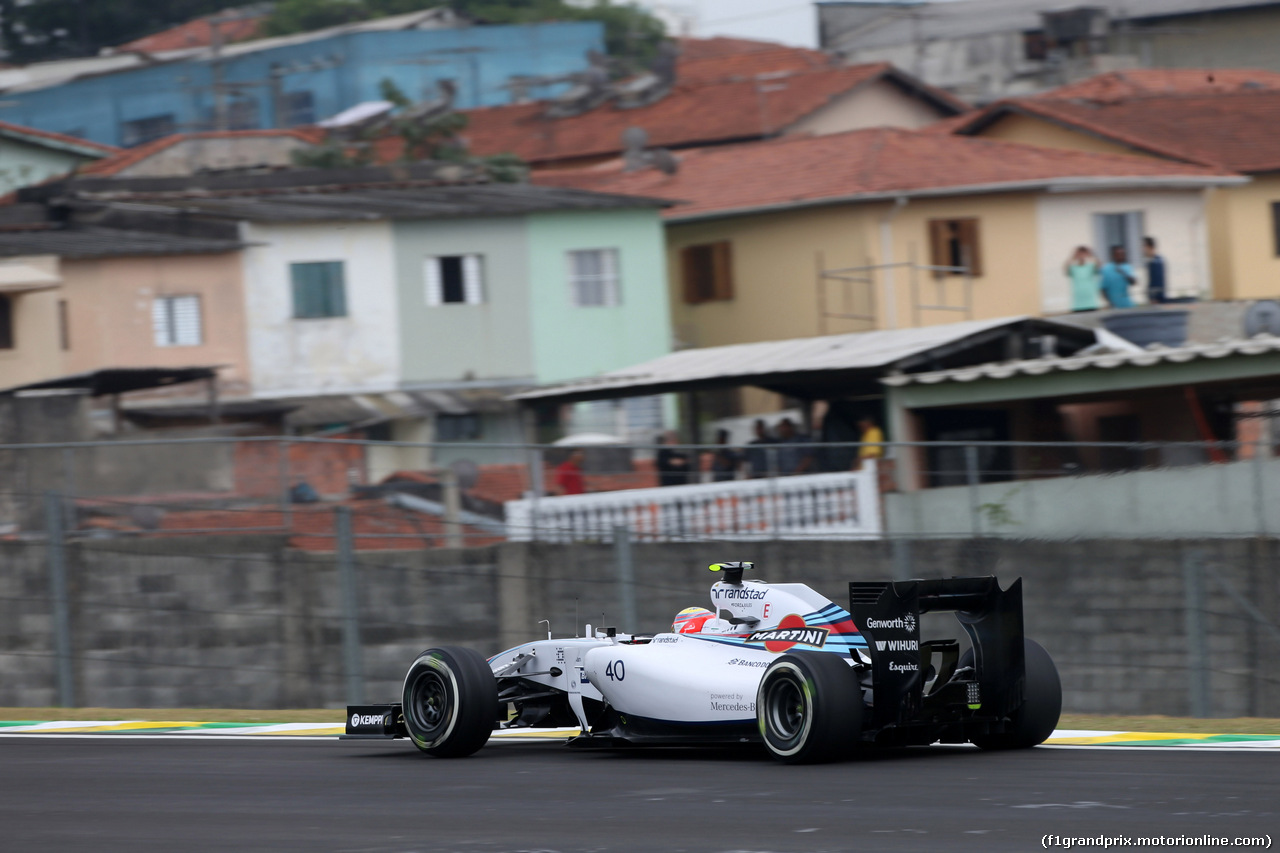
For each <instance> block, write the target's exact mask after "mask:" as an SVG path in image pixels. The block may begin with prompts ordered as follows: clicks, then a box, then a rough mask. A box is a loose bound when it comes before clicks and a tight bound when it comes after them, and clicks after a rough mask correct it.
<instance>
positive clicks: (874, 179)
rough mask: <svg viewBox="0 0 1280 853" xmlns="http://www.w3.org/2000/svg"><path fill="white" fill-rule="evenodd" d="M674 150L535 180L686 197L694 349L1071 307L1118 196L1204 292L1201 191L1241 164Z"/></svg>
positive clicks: (856, 150)
mask: <svg viewBox="0 0 1280 853" xmlns="http://www.w3.org/2000/svg"><path fill="white" fill-rule="evenodd" d="M676 161H677V164H676V165H677V169H676V170H675V172H674V173H671V174H668V173H665V172H663V171H660V170H657V169H643V170H636V171H627V169H626V168H625V166H624V165H622V164H621V163H613V164H609V165H606V166H600V167H597V168H594V169H581V170H576V171H572V172H568V171H558V170H550V171H544V172H539V173H535V178H534V180H535V181H536V182H542V183H548V184H553V185H559V186H576V187H583V188H588V187H589V188H592V189H596V190H600V191H605V192H622V193H634V194H639V195H645V196H658V197H665V198H669V199H674V200H678V201H679V202H680V203H678V204H675V205H673V206H672V207H669V208H667V209H666V210H665V211H664V213H663V217H664V219H665V221H666V226H667V265H668V280H669V281H670V282H671V288H672V290H671V299H670V301H671V305H672V318H673V326H674V330H675V333H676V337H677V341H678V342H679V343H680V344H681V345H683V346H690V347H705V346H719V345H727V344H736V343H747V342H752V341H765V340H779V339H787V338H802V337H809V336H814V335H823V334H836V333H845V332H856V331H863V330H867V329H893V328H904V327H909V326H928V325H935V324H939V323H947V322H953V321H956V320H962V319H986V318H992V317H1004V316H1008V315H1010V314H1027V315H1032V316H1036V315H1045V314H1057V313H1062V312H1066V311H1069V310H1070V309H1071V302H1070V293H1069V288H1068V281H1067V279H1066V277H1065V275H1064V273H1063V264H1064V261H1065V260H1066V259H1067V257H1068V256H1069V255H1070V254H1071V252H1072V250H1073V249H1074V248H1075V246H1077V245H1079V244H1081V243H1089V242H1090V240H1091V234H1092V229H1093V224H1094V217H1096V216H1099V215H1102V214H1105V213H1107V212H1110V211H1113V210H1137V211H1142V212H1143V213H1144V215H1145V217H1146V221H1147V222H1148V223H1149V224H1150V226H1151V227H1152V228H1153V229H1155V230H1157V231H1158V232H1159V233H1167V234H1170V235H1173V234H1177V235H1179V239H1178V240H1177V241H1176V242H1175V241H1174V240H1172V239H1171V240H1170V241H1169V245H1168V246H1166V247H1165V251H1166V254H1167V256H1168V258H1169V266H1170V270H1171V279H1170V290H1171V292H1173V293H1175V294H1178V295H1187V296H1191V295H1197V294H1201V293H1203V292H1205V291H1207V289H1208V288H1209V265H1208V244H1207V239H1206V235H1205V226H1204V217H1205V206H1204V192H1205V191H1206V189H1208V188H1213V187H1219V186H1235V185H1240V184H1244V183H1246V182H1247V180H1248V179H1247V178H1244V177H1241V176H1237V175H1234V174H1232V173H1231V172H1230V171H1228V170H1226V169H1223V168H1221V167H1214V166H1204V165H1194V164H1189V163H1176V162H1172V161H1168V160H1163V161H1162V160H1156V159H1152V158H1144V157H1134V156H1121V155H1115V154H1097V153H1092V152H1084V151H1064V150H1059V149H1049V148H1044V147H1038V146H1031V145H1021V144H1017V143H1010V142H1004V141H997V140H986V139H973V138H968V137H959V136H947V135H938V134H928V133H921V132H911V131H905V130H897V129H876V130H860V131H853V132H850V133H843V134H832V135H828V136H804V137H784V138H782V139H777V140H771V141H767V142H758V143H751V144H743V145H733V146H717V147H711V148H700V149H695V150H690V151H682V152H678V153H677V154H676ZM753 405H756V404H753ZM748 411H750V409H748Z"/></svg>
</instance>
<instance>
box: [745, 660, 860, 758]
mask: <svg viewBox="0 0 1280 853" xmlns="http://www.w3.org/2000/svg"><path fill="white" fill-rule="evenodd" d="M756 721H757V723H758V724H759V726H760V736H761V738H762V739H763V740H764V745H765V747H766V748H768V750H769V752H770V753H772V755H773V757H774V758H776V759H778V760H779V761H781V762H783V763H784V764H816V763H818V762H824V761H838V760H840V759H842V758H846V757H848V755H849V754H850V753H851V752H852V751H853V747H854V746H855V745H856V744H857V742H858V736H859V735H860V734H861V731H862V689H861V688H860V687H859V686H858V682H857V679H856V678H855V677H854V674H853V670H852V669H850V667H849V665H848V664H846V663H845V662H844V659H843V658H842V657H840V656H838V655H834V654H829V653H824V652H796V653H792V654H788V655H783V656H782V657H780V658H778V659H777V660H775V661H774V662H773V663H772V664H770V665H769V668H768V669H767V670H765V673H764V677H763V678H761V679H760V687H759V688H758V689H757V691H756Z"/></svg>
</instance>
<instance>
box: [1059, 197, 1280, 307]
mask: <svg viewBox="0 0 1280 853" xmlns="http://www.w3.org/2000/svg"><path fill="white" fill-rule="evenodd" d="M1133 211H1138V212H1141V213H1142V220H1143V232H1144V234H1145V235H1150V236H1152V237H1155V238H1156V242H1157V244H1158V250H1159V252H1160V254H1161V255H1163V256H1164V259H1165V275H1166V291H1167V293H1168V294H1169V296H1207V295H1208V294H1209V291H1210V277H1209V244H1208V240H1207V236H1206V230H1205V204H1204V194H1203V192H1202V191H1200V190H1170V191H1166V192H1115V193H1062V194H1057V195H1043V196H1041V197H1040V198H1039V200H1038V201H1037V203H1036V227H1037V231H1038V242H1039V246H1040V265H1039V272H1040V292H1041V294H1042V300H1043V301H1042V310H1043V311H1044V312H1045V313H1050V314H1056V313H1060V312H1066V311H1070V310H1071V283H1070V281H1069V280H1068V279H1067V276H1066V275H1065V274H1064V273H1063V269H1062V265H1063V264H1064V263H1066V261H1067V259H1068V258H1069V257H1071V254H1072V252H1074V251H1075V247H1076V246H1082V245H1083V246H1089V247H1091V248H1092V249H1093V251H1094V253H1095V254H1096V255H1097V256H1098V258H1099V259H1101V260H1103V262H1105V261H1107V260H1109V256H1108V255H1107V253H1106V247H1103V246H1098V245H1097V244H1096V242H1095V237H1094V231H1093V217H1094V215H1095V214H1099V213H1129V212H1133ZM1129 260H1130V262H1131V263H1132V264H1133V266H1134V271H1135V272H1136V273H1137V275H1138V283H1137V284H1135V285H1133V287H1132V288H1130V295H1131V296H1132V297H1133V298H1134V300H1135V301H1136V302H1138V303H1139V304H1142V303H1145V302H1146V301H1147V272H1146V265H1145V264H1144V263H1143V262H1142V259H1141V258H1130V259H1129ZM1277 289H1280V281H1277Z"/></svg>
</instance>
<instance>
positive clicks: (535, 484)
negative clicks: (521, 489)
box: [528, 444, 547, 542]
mask: <svg viewBox="0 0 1280 853" xmlns="http://www.w3.org/2000/svg"><path fill="white" fill-rule="evenodd" d="M528 465H529V495H530V500H529V526H530V527H531V528H533V529H532V530H530V531H529V540H530V541H531V542H536V541H538V499H539V498H541V497H543V496H544V495H545V494H546V488H547V487H546V483H544V482H543V470H542V468H543V462H542V448H541V447H539V446H538V445H536V444H534V445H531V446H530V447H529V461H528Z"/></svg>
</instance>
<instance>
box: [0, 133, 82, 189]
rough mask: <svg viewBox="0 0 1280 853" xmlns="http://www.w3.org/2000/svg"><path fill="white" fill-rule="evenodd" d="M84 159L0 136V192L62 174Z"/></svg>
mask: <svg viewBox="0 0 1280 853" xmlns="http://www.w3.org/2000/svg"><path fill="white" fill-rule="evenodd" d="M88 162H90V161H89V160H88V159H87V158H85V157H78V156H76V155H75V154H71V153H69V152H66V151H58V150H56V149H52V148H45V147H43V146H40V145H24V144H22V143H21V142H17V141H15V140H12V139H0V193H7V192H11V191H13V190H16V189H18V188H19V187H26V186H30V185H31V184H35V183H39V182H40V181H43V180H44V179H45V178H52V177H56V176H58V175H65V174H66V173H67V172H70V171H71V170H72V169H74V168H75V167H76V166H78V165H80V164H81V163H88Z"/></svg>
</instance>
